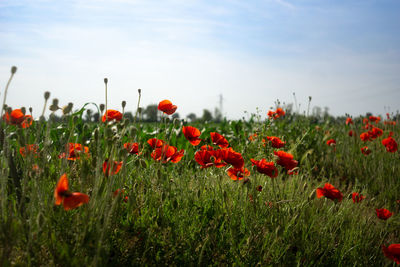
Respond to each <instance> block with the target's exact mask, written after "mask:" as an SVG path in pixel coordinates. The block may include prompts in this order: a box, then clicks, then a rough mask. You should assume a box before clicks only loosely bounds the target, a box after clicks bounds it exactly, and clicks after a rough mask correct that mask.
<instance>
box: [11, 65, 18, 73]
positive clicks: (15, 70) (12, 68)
mask: <svg viewBox="0 0 400 267" xmlns="http://www.w3.org/2000/svg"><path fill="white" fill-rule="evenodd" d="M16 72H17V67H15V66H12V67H11V74H15V73H16Z"/></svg>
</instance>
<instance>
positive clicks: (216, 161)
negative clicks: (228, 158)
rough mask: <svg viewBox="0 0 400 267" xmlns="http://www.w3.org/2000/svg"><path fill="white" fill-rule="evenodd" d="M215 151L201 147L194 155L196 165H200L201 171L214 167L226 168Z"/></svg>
mask: <svg viewBox="0 0 400 267" xmlns="http://www.w3.org/2000/svg"><path fill="white" fill-rule="evenodd" d="M220 154H221V153H219V152H218V151H216V150H213V148H212V147H211V146H208V147H207V146H202V147H201V149H200V150H199V151H197V152H196V153H195V154H194V159H195V160H196V162H197V163H198V164H200V165H201V167H200V168H201V169H204V168H208V167H211V166H215V167H217V168H221V167H224V166H226V163H225V162H222V159H221V158H220V157H218V156H220Z"/></svg>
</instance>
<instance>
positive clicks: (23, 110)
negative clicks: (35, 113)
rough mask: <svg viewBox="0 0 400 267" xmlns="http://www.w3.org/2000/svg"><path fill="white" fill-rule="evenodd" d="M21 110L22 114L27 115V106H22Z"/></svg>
mask: <svg viewBox="0 0 400 267" xmlns="http://www.w3.org/2000/svg"><path fill="white" fill-rule="evenodd" d="M21 112H22V114H24V115H25V113H26V108H25V107H22V108H21Z"/></svg>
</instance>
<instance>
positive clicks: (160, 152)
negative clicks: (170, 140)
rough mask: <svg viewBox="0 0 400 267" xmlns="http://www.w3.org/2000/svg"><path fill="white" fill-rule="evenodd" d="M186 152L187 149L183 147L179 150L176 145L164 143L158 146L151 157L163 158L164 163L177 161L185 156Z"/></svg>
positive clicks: (158, 159)
mask: <svg viewBox="0 0 400 267" xmlns="http://www.w3.org/2000/svg"><path fill="white" fill-rule="evenodd" d="M184 152H185V151H184V150H183V149H181V150H180V151H178V149H177V148H176V147H174V146H170V145H167V144H164V145H163V146H162V147H157V148H156V149H155V150H154V151H153V152H152V153H151V157H152V158H153V159H154V160H157V161H160V160H161V161H162V163H167V162H168V161H171V162H173V163H177V162H179V161H180V160H181V159H182V157H183V156H184Z"/></svg>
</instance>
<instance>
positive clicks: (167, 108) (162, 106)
mask: <svg viewBox="0 0 400 267" xmlns="http://www.w3.org/2000/svg"><path fill="white" fill-rule="evenodd" d="M157 108H158V110H160V111H162V112H164V113H165V114H168V115H171V114H173V113H174V112H175V111H176V109H177V108H178V107H177V106H175V105H172V103H171V101H169V100H163V101H161V102H160V103H159V104H158V107H157Z"/></svg>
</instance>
